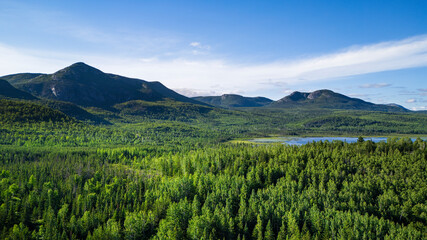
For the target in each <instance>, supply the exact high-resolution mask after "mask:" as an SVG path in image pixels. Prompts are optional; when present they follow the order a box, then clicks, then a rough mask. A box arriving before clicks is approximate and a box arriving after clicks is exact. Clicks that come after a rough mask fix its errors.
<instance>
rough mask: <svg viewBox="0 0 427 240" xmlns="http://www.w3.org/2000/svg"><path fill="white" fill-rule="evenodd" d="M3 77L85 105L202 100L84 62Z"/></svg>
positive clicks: (35, 92)
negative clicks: (135, 101)
mask: <svg viewBox="0 0 427 240" xmlns="http://www.w3.org/2000/svg"><path fill="white" fill-rule="evenodd" d="M3 78H4V79H6V80H8V81H9V82H10V83H12V84H13V85H14V86H15V87H16V88H18V89H21V90H23V91H26V92H29V93H31V94H33V95H35V96H38V97H42V98H48V99H53V100H60V101H66V102H72V103H75V104H78V105H82V106H96V107H108V106H112V105H114V104H117V103H122V102H126V101H130V100H145V101H160V100H164V99H172V100H175V101H181V102H190V103H198V104H200V102H197V101H195V100H193V99H190V98H187V97H185V96H182V95H180V94H178V93H176V92H174V91H172V90H170V89H168V88H166V87H165V86H164V85H162V84H161V83H159V82H147V81H144V80H140V79H133V78H127V77H122V76H118V75H114V74H107V73H104V72H102V71H100V70H98V69H96V68H93V67H91V66H88V65H86V64H85V63H75V64H73V65H71V66H69V67H66V68H64V69H62V70H59V71H57V72H55V73H53V74H28V73H25V74H14V75H9V76H5V77H3Z"/></svg>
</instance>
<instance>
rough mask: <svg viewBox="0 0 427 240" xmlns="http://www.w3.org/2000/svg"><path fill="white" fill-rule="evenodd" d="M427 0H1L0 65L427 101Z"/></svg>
mask: <svg viewBox="0 0 427 240" xmlns="http://www.w3.org/2000/svg"><path fill="white" fill-rule="evenodd" d="M426 12H427V1H425V0H401V1H395V0H388V1H383V0H360V1H354V0H336V1H332V0H324V1H316V0H312V1H307V0H295V1H294V0H286V1H285V0H283V1H275V0H271V1H250V0H245V1H237V0H227V1H222V0H216V1H209V0H206V1H185V0H182V1H163V0H147V1H144V0H141V1H136V0H135V1H129V0H121V1H109V0H104V1H94V0H93V1H81V0H74V1H64V0H57V1H45V0H39V1H29V0H28V1H26V0H23V1H16V0H0V76H3V75H7V74H13V73H21V72H41V73H53V72H55V71H57V70H59V69H62V68H64V67H66V66H69V65H71V64H73V63H75V62H85V63H87V64H89V65H91V66H93V67H96V68H98V69H100V70H102V71H104V72H108V73H115V74H119V75H123V76H127V77H135V78H140V79H144V80H147V81H160V82H162V83H163V84H164V85H165V86H167V87H169V88H171V89H173V90H175V91H177V92H179V93H181V94H183V95H186V96H190V97H191V96H201V95H221V94H225V93H235V94H240V95H244V96H251V97H254V96H264V97H268V98H271V99H273V100H278V99H280V98H282V97H284V96H286V95H288V94H290V93H292V92H293V91H303V92H310V91H314V90H318V89H331V90H333V91H336V92H339V93H342V94H345V95H348V96H351V97H357V98H361V99H363V100H366V101H370V102H374V103H379V104H384V103H396V104H400V105H402V106H404V107H406V108H408V109H412V110H427V14H425V13H426Z"/></svg>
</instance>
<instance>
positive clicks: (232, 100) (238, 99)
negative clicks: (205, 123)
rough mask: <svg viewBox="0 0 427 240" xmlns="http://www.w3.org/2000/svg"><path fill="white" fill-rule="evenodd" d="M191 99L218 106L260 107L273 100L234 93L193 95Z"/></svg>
mask: <svg viewBox="0 0 427 240" xmlns="http://www.w3.org/2000/svg"><path fill="white" fill-rule="evenodd" d="M193 99H195V100H197V101H200V102H204V103H207V104H210V105H215V106H220V107H262V106H265V105H267V104H270V103H271V102H273V100H271V99H268V98H265V97H243V96H240V95H236V94H224V95H222V96H207V97H193Z"/></svg>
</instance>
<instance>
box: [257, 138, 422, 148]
mask: <svg viewBox="0 0 427 240" xmlns="http://www.w3.org/2000/svg"><path fill="white" fill-rule="evenodd" d="M357 139H358V138H357V137H277V138H255V139H251V140H249V142H253V143H283V144H285V143H286V144H289V145H297V146H300V145H304V144H307V143H310V142H318V141H329V142H332V141H343V142H347V143H355V142H357ZM363 139H365V141H367V140H371V141H373V142H380V141H384V142H386V141H387V137H366V138H363ZM411 139H412V141H415V140H416V138H411Z"/></svg>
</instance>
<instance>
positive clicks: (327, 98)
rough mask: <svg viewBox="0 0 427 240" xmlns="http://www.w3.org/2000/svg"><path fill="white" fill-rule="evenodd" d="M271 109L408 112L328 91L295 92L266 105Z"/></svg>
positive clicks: (397, 106) (397, 107) (396, 107)
mask: <svg viewBox="0 0 427 240" xmlns="http://www.w3.org/2000/svg"><path fill="white" fill-rule="evenodd" d="M267 107H272V108H303V107H305V108H329V109H345V110H368V111H384V112H409V110H408V109H406V108H404V107H402V106H400V105H397V104H375V103H371V102H367V101H364V100H362V99H359V98H351V97H348V96H346V95H343V94H340V93H336V92H334V91H332V90H329V89H321V90H316V91H313V92H298V91H295V92H293V93H291V94H289V95H288V96H285V97H283V98H281V99H279V100H277V101H274V102H272V103H271V104H269V105H267Z"/></svg>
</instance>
